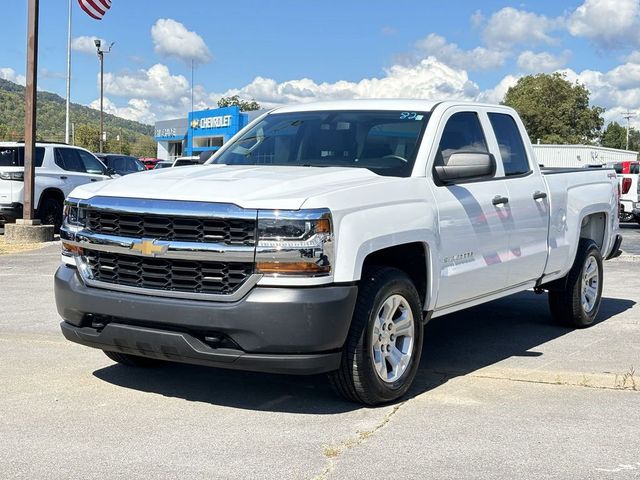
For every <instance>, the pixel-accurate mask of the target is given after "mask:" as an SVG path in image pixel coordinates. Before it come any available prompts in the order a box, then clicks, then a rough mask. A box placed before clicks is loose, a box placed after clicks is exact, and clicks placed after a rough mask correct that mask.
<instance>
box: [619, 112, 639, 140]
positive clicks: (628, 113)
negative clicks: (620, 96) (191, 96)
mask: <svg viewBox="0 0 640 480" xmlns="http://www.w3.org/2000/svg"><path fill="white" fill-rule="evenodd" d="M635 116H636V114H635V113H631V112H630V111H629V110H627V112H626V113H625V114H624V115H623V116H622V118H625V119H626V120H627V148H626V150H629V129H630V127H631V119H632V118H633V117H635Z"/></svg>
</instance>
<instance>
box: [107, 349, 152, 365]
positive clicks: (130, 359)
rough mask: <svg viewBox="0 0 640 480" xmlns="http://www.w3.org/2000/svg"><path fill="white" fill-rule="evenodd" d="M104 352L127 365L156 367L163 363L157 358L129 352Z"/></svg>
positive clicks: (115, 360) (112, 358)
mask: <svg viewBox="0 0 640 480" xmlns="http://www.w3.org/2000/svg"><path fill="white" fill-rule="evenodd" d="M103 352H104V354H105V355H106V356H107V357H109V358H110V359H111V360H113V361H114V362H118V363H120V364H122V365H126V366H127V367H155V366H157V365H159V364H160V363H162V360H156V359H155V358H147V357H138V356H137V355H129V354H128V353H120V352H110V351H109V350H103Z"/></svg>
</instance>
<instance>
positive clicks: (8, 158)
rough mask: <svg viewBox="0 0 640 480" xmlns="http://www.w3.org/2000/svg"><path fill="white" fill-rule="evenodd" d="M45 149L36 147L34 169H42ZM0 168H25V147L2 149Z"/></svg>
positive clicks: (0, 148)
mask: <svg viewBox="0 0 640 480" xmlns="http://www.w3.org/2000/svg"><path fill="white" fill-rule="evenodd" d="M43 161H44V148H43V147H36V158H35V161H34V167H41V166H42V162H43ZM0 167H24V147H0Z"/></svg>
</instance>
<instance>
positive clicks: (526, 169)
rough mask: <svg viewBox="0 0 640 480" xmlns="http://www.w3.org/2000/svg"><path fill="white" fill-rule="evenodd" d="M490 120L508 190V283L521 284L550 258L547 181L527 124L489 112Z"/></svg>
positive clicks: (508, 115) (527, 280)
mask: <svg viewBox="0 0 640 480" xmlns="http://www.w3.org/2000/svg"><path fill="white" fill-rule="evenodd" d="M488 117H489V121H490V122H491V127H492V130H493V133H494V134H495V138H496V141H497V144H498V155H499V157H500V159H501V162H502V165H503V167H504V178H505V182H506V185H507V190H508V192H509V194H508V197H509V213H510V217H509V220H508V221H507V222H506V223H505V226H506V228H507V232H508V237H509V248H508V250H507V258H506V260H507V262H508V263H509V264H510V267H509V283H511V284H512V285H514V286H515V285H519V284H521V283H525V282H530V281H532V280H536V279H538V278H539V277H540V276H541V275H542V273H543V271H544V267H545V264H546V261H547V234H548V228H549V202H548V198H547V196H548V192H547V185H546V183H545V182H544V179H543V178H542V175H541V174H540V173H539V172H538V171H537V170H534V169H533V167H532V164H533V162H532V161H531V160H532V158H533V157H531V156H530V155H529V154H528V153H527V149H526V143H525V142H524V140H523V137H522V135H523V132H524V127H522V129H521V128H520V127H519V126H518V123H517V120H516V118H515V117H513V116H512V115H510V114H509V113H507V112H506V111H505V112H504V113H502V112H489V113H488Z"/></svg>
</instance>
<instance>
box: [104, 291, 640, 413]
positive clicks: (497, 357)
mask: <svg viewBox="0 0 640 480" xmlns="http://www.w3.org/2000/svg"><path fill="white" fill-rule="evenodd" d="M633 305H635V302H633V301H631V300H622V299H615V298H605V299H603V302H602V306H601V309H600V314H599V315H598V323H600V322H603V321H606V320H607V319H609V318H611V317H613V316H615V315H617V314H619V313H622V312H624V311H625V310H628V309H630V308H632V307H633ZM571 332H573V330H571V329H568V328H563V327H559V326H557V325H556V324H555V323H554V322H553V320H552V319H551V316H550V314H549V310H548V308H547V301H546V295H535V294H534V293H532V292H523V293H520V294H517V295H514V296H511V297H508V298H504V299H501V300H497V301H494V302H491V303H488V304H485V305H480V306H478V307H474V308H471V309H468V310H465V311H463V312H459V313H454V314H451V315H447V316H445V317H440V318H437V319H434V320H432V321H431V322H430V323H429V324H428V325H427V326H426V328H425V339H424V349H423V356H422V361H421V365H420V369H419V371H418V374H417V376H416V379H415V382H414V385H413V387H412V389H411V391H410V393H409V396H415V395H419V394H421V393H423V392H426V391H429V390H431V389H433V388H436V387H437V386H439V385H441V384H443V383H444V382H446V381H447V380H449V379H451V378H454V377H457V376H462V375H466V374H469V373H472V372H474V371H476V370H479V369H481V368H483V367H486V366H488V365H492V364H494V363H497V362H499V361H501V360H504V359H507V358H510V357H518V356H520V357H522V356H527V357H536V356H542V353H541V352H536V351H535V350H532V349H535V347H538V346H539V345H542V344H544V343H546V342H549V341H551V340H553V339H556V338H559V337H562V336H564V335H567V334H570V333H571ZM94 375H95V376H96V377H97V378H99V379H101V380H103V381H105V382H108V383H111V384H113V385H117V386H120V387H124V388H131V389H135V390H139V391H144V392H151V393H156V394H160V395H164V396H167V397H176V398H182V399H185V400H188V401H193V402H204V403H211V404H215V405H222V406H229V407H233V408H242V409H250V410H257V411H277V412H287V413H304V414H335V413H342V412H347V411H352V410H356V409H359V408H362V407H361V406H360V405H358V404H354V403H349V402H345V401H342V400H340V399H339V398H338V397H336V396H335V394H334V393H333V391H332V390H331V388H330V386H329V385H328V382H327V380H326V378H325V377H324V376H322V375H318V376H312V377H297V376H285V375H269V374H262V373H251V372H242V371H234V370H223V369H214V368H206V367H198V366H192V365H182V364H169V363H167V364H166V365H164V366H162V367H159V368H156V369H145V370H142V369H133V368H128V367H123V366H121V365H112V366H109V367H105V368H102V369H99V370H96V371H95V372H94Z"/></svg>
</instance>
